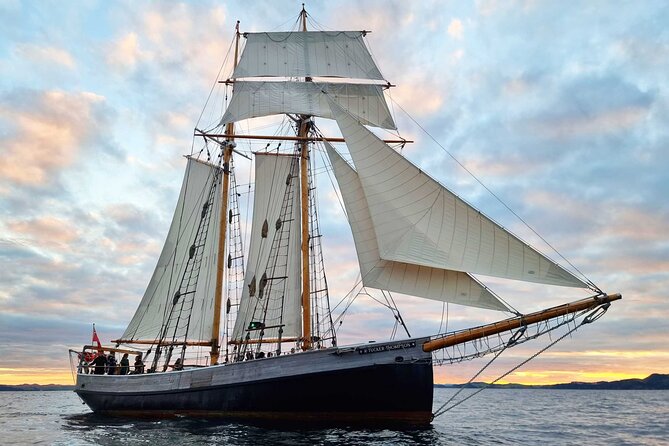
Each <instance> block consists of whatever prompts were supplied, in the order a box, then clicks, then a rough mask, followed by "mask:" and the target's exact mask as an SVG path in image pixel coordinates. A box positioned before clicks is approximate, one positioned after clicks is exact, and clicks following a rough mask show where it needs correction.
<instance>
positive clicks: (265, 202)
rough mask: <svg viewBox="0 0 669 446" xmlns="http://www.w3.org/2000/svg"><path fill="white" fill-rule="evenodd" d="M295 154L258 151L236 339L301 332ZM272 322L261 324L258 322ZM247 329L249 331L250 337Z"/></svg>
mask: <svg viewBox="0 0 669 446" xmlns="http://www.w3.org/2000/svg"><path fill="white" fill-rule="evenodd" d="M295 159H296V158H295V157H294V156H291V155H281V154H269V153H256V154H255V163H256V168H255V194H254V201H253V221H252V223H251V241H250V246H249V254H248V262H247V267H246V274H245V276H244V283H245V286H244V289H243V291H242V298H241V301H240V307H239V312H238V315H237V319H236V321H235V327H234V330H233V334H232V337H233V339H235V340H236V341H240V340H247V339H248V340H255V339H258V338H260V337H261V336H262V338H263V339H264V340H269V339H277V338H278V337H279V326H281V328H282V329H283V332H282V333H281V337H282V339H285V338H296V337H300V336H301V335H302V319H301V304H302V298H301V294H300V293H301V285H300V277H301V276H300V267H301V257H300V191H299V177H298V176H297V174H298V171H297V167H298V163H297V162H295ZM262 325H264V326H266V327H274V328H266V329H264V330H263V329H258V327H262ZM247 335H248V337H247Z"/></svg>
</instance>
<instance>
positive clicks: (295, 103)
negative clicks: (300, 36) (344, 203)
mask: <svg viewBox="0 0 669 446" xmlns="http://www.w3.org/2000/svg"><path fill="white" fill-rule="evenodd" d="M326 93H327V94H326ZM328 95H329V96H330V97H331V98H332V99H333V100H334V101H335V102H337V103H338V104H339V105H341V106H342V107H343V108H344V109H346V110H348V112H349V113H351V114H352V115H354V116H355V117H356V118H357V119H359V120H360V122H362V123H363V124H367V125H373V126H376V127H381V128H385V129H391V130H393V129H395V122H393V118H392V117H391V115H390V111H389V110H388V105H387V104H386V100H385V98H384V97H383V89H382V88H381V87H380V86H378V85H370V84H350V83H323V82H248V81H236V82H235V83H234V89H233V92H232V98H231V99H230V103H229V104H228V108H227V109H226V111H225V114H224V115H223V118H222V119H221V122H220V123H219V125H221V126H223V125H225V124H227V123H230V122H237V121H241V120H244V119H249V118H257V117H261V116H269V115H275V114H279V113H296V114H301V115H309V116H319V117H321V118H329V119H334V117H333V116H332V112H331V111H330V105H329V103H328Z"/></svg>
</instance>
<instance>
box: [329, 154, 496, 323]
mask: <svg viewBox="0 0 669 446" xmlns="http://www.w3.org/2000/svg"><path fill="white" fill-rule="evenodd" d="M325 148H326V150H327V153H328V156H329V158H330V162H331V163H332V168H333V170H334V174H335V178H336V179H337V184H338V185H339V189H340V190H341V194H342V198H343V200H344V206H345V208H346V213H347V214H348V221H349V223H350V225H351V231H352V232H353V240H354V242H355V249H356V252H357V254H358V263H359V265H360V274H361V276H362V283H363V285H364V286H367V287H371V288H377V289H382V290H388V291H395V292H398V293H403V294H408V295H411V296H417V297H423V298H426V299H433V300H438V301H442V302H451V303H455V304H460V305H466V306H469V307H478V308H487V309H491V310H500V311H507V310H508V308H507V307H506V306H505V305H504V304H503V303H502V302H501V301H500V300H499V299H498V298H497V297H496V296H494V295H493V294H492V293H490V292H489V291H488V290H487V289H485V288H484V287H483V286H482V285H481V284H480V283H478V282H477V281H476V280H475V279H473V278H472V277H471V276H469V274H467V273H463V272H460V271H450V270H446V269H441V268H431V267H428V266H420V265H412V264H409V263H402V262H394V261H392V260H382V259H381V258H380V257H379V246H378V244H377V242H376V234H375V232H374V224H373V223H372V217H371V215H370V213H369V207H368V205H367V199H366V198H365V194H364V193H363V190H362V184H360V179H359V178H358V174H357V173H356V171H355V170H354V169H353V168H352V167H351V166H349V165H348V163H347V162H346V161H344V159H343V158H342V157H341V156H340V155H339V154H338V153H337V151H336V150H335V149H334V148H333V147H332V145H330V144H329V143H328V142H325Z"/></svg>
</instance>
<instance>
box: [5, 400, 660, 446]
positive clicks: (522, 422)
mask: <svg viewBox="0 0 669 446" xmlns="http://www.w3.org/2000/svg"><path fill="white" fill-rule="evenodd" d="M453 392H454V390H451V389H435V407H438V406H439V405H441V403H443V402H444V401H446V399H448V398H449V397H450V396H451V395H452V394H453ZM467 392H468V391H467ZM463 394H465V395H466V393H465V392H463V393H462V394H461V395H463ZM216 443H218V444H231V445H263V444H265V445H275V444H278V445H294V444H305V445H352V444H365V445H368V446H372V445H402V444H425V445H517V444H525V445H539V444H541V445H607V446H608V445H669V391H608V390H498V389H490V390H485V391H484V392H482V393H481V394H479V395H477V396H475V397H474V398H472V399H470V400H469V401H467V402H465V403H464V404H462V405H461V406H458V407H457V408H455V409H453V410H451V411H450V412H447V413H446V414H445V415H442V416H441V417H439V418H437V419H436V420H435V421H434V422H433V424H432V427H430V428H427V429H420V430H392V429H367V430H364V429H345V428H328V429H304V430H300V429H295V428H288V429H278V428H269V427H260V426H254V425H247V424H243V423H237V422H220V421H219V422H211V421H202V420H193V419H174V420H160V421H157V420H156V421H146V420H134V419H123V418H107V417H102V416H97V415H93V414H92V413H91V412H90V411H89V410H88V408H87V407H86V406H84V405H82V404H81V401H80V400H79V399H78V398H77V396H76V395H75V394H74V393H72V392H0V444H3V445H4V444H8V445H9V444H48V445H92V444H100V445H126V444H128V445H136V444H144V445H174V444H183V445H205V444H206V445H210V444H216Z"/></svg>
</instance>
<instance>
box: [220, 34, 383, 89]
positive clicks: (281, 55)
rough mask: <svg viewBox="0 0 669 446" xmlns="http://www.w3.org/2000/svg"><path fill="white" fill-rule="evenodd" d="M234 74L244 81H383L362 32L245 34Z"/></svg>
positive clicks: (234, 77) (234, 76)
mask: <svg viewBox="0 0 669 446" xmlns="http://www.w3.org/2000/svg"><path fill="white" fill-rule="evenodd" d="M244 37H246V46H245V47H244V51H243V52H242V56H241V57H240V59H239V63H238V64H237V67H236V68H235V72H234V73H233V76H232V77H233V79H239V78H244V77H266V76H271V77H307V76H315V77H343V78H351V79H372V80H383V76H382V75H381V72H380V71H379V69H378V68H377V66H376V64H375V63H374V61H373V60H372V56H371V55H370V54H369V51H368V50H367V47H366V46H365V42H364V41H363V40H362V37H363V33H362V31H331V32H329V31H307V32H273V33H244Z"/></svg>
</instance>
